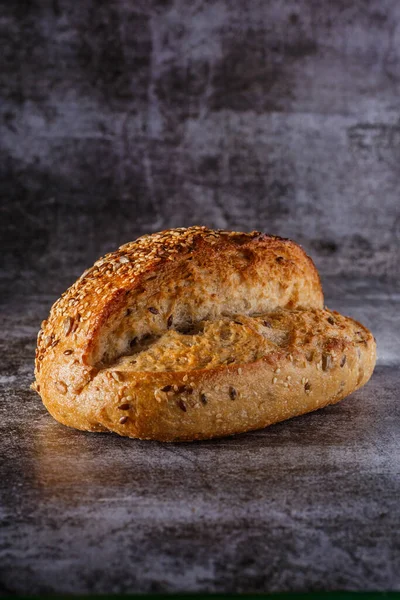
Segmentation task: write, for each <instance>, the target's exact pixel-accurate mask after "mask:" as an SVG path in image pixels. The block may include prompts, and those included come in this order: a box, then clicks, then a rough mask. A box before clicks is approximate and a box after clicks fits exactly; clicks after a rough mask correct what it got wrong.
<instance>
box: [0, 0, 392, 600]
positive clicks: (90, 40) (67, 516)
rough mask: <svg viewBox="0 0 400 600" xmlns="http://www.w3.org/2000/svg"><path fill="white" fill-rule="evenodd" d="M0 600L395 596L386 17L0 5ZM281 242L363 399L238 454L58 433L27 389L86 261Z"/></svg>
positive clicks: (173, 1)
mask: <svg viewBox="0 0 400 600" xmlns="http://www.w3.org/2000/svg"><path fill="white" fill-rule="evenodd" d="M0 202H1V208H0V210H1V212H0V241H1V246H0V248H1V250H0V357H1V358H0V595H1V594H6V595H11V594H15V593H19V594H23V595H27V594H31V595H32V594H33V595H35V594H36V595H37V596H40V595H44V594H57V593H58V594H71V593H75V594H76V593H78V594H86V593H91V592H92V593H97V594H104V593H106V594H107V593H108V594H110V593H111V594H112V593H118V592H121V593H126V592H188V591H190V592H285V591H292V592H293V591H294V592H296V591H297V592H298V591H304V592H308V591H315V592H319V591H321V590H370V591H371V590H398V591H399V590H400V531H399V523H400V504H399V498H400V462H399V457H400V435H399V431H400V398H399V389H400V368H399V366H400V285H399V284H400V266H399V265H400V1H399V0H352V1H350V0H284V1H283V0H209V1H206V0H164V1H161V0H104V1H103V0H96V1H95V0H29V1H28V0H0ZM195 223H196V224H206V225H209V226H215V227H222V228H233V229H243V230H251V229H260V230H264V231H267V232H270V233H274V234H278V235H282V236H289V237H293V238H294V239H296V240H297V241H299V242H301V243H302V244H303V245H304V247H305V248H306V250H307V251H308V252H309V253H310V254H311V255H312V256H313V258H314V259H315V261H316V263H317V266H318V267H319V269H320V272H321V274H322V275H323V283H324V290H325V293H326V302H327V304H328V305H329V306H330V307H332V308H334V309H337V310H339V311H341V312H342V313H343V314H346V315H350V316H352V317H354V318H355V319H358V320H360V321H361V322H362V323H364V324H365V325H366V326H368V327H370V329H371V330H372V331H373V333H374V335H375V337H376V339H377V345H378V366H377V368H376V370H375V373H374V375H373V377H372V380H371V381H370V382H369V383H368V384H367V385H366V386H365V387H364V388H362V389H361V390H358V391H357V392H355V393H354V394H352V396H351V397H350V398H348V399H346V400H344V401H343V402H341V403H340V404H338V405H335V406H332V407H328V408H326V409H324V410H322V411H317V412H316V413H312V414H309V415H305V416H303V417H299V418H297V419H292V420H290V421H288V422H285V423H282V424H278V425H276V426H272V427H269V428H267V429H265V430H262V431H257V432H253V433H248V434H244V435H241V436H235V437H234V438H231V439H223V440H215V441H210V442H203V443H200V442H199V443H197V444H181V445H178V444H171V445H168V446H166V445H165V444H157V443H151V442H140V441H138V440H130V439H124V438H119V437H117V436H116V435H115V436H114V435H105V434H104V435H101V434H98V435H95V434H90V433H83V432H79V431H76V430H72V429H68V428H66V427H63V426H62V425H60V424H58V423H57V422H56V421H54V420H53V419H52V418H51V417H50V415H49V414H48V413H47V412H46V410H45V408H44V407H43V405H42V403H41V401H40V398H39V396H37V395H36V394H34V393H33V392H32V391H31V390H30V389H29V385H30V383H31V382H32V378H33V356H34V351H35V344H36V342H35V338H36V334H37V331H38V329H39V324H40V322H41V321H42V319H44V318H45V317H46V316H47V314H48V310H49V307H50V306H51V304H52V303H53V302H54V300H55V299H56V298H57V297H58V296H59V295H60V293H61V292H62V291H64V289H65V288H66V287H67V285H69V284H71V283H72V282H73V281H74V280H75V279H76V277H77V276H78V275H80V273H81V272H82V271H83V270H85V269H86V268H87V267H88V266H90V265H91V264H92V262H93V261H94V260H95V259H96V258H97V257H98V256H100V255H102V254H103V253H105V252H107V251H109V250H112V249H114V248H116V247H117V246H119V245H121V244H123V243H124V242H126V241H129V240H132V239H134V238H135V237H136V236H138V235H140V234H141V233H144V232H148V231H156V230H160V229H163V228H167V227H173V226H180V225H190V224H195Z"/></svg>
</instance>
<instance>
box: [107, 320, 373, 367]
mask: <svg viewBox="0 0 400 600" xmlns="http://www.w3.org/2000/svg"><path fill="white" fill-rule="evenodd" d="M371 338H372V336H371V334H370V333H369V331H368V330H367V329H366V328H365V327H364V326H363V325H361V324H360V323H358V322H357V321H354V320H353V319H349V318H348V317H344V316H342V315H341V314H339V313H338V312H336V311H330V310H327V309H325V310H317V309H307V310H302V309H294V310H284V309H278V310H275V311H274V312H272V313H265V314H263V315H255V316H252V317H249V316H245V315H235V316H234V317H232V318H230V317H222V318H220V319H217V320H216V321H200V322H198V323H196V324H195V325H194V326H193V327H190V328H189V329H187V330H183V331H176V330H173V329H170V330H168V331H166V332H165V333H164V334H163V335H161V336H160V337H156V338H154V336H153V337H149V338H148V339H144V340H143V341H142V342H140V341H138V342H137V343H136V344H134V345H133V346H132V348H131V354H129V355H126V356H122V357H121V358H120V359H118V360H117V361H116V362H114V363H113V364H112V365H111V366H110V370H112V371H113V372H117V373H124V372H127V371H129V372H137V373H145V372H150V373H157V372H158V373H160V372H165V371H173V372H178V371H193V370H199V369H215V368H217V367H222V366H228V365H231V366H232V367H234V366H235V365H239V366H243V365H245V364H247V363H254V362H255V361H257V360H259V359H261V358H262V357H266V356H268V360H269V362H275V361H276V363H277V364H278V362H279V360H280V359H282V357H284V356H290V357H291V359H292V361H294V363H295V364H298V365H299V366H302V365H301V364H299V363H305V361H308V362H310V363H311V362H314V363H316V364H317V368H319V367H321V368H322V369H323V370H324V371H328V370H330V368H331V367H332V366H333V365H334V363H335V362H337V361H339V362H340V363H342V366H343V365H344V364H345V362H346V354H345V353H346V351H348V350H349V349H351V348H352V347H354V346H356V348H358V347H359V346H360V345H362V346H366V345H367V344H368V343H369V342H370V341H371ZM318 365H319V367H318ZM303 366H304V365H303Z"/></svg>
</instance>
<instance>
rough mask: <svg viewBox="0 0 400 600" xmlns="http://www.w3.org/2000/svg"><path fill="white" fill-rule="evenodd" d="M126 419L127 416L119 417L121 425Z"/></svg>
mask: <svg viewBox="0 0 400 600" xmlns="http://www.w3.org/2000/svg"><path fill="white" fill-rule="evenodd" d="M128 419H129V417H127V416H124V417H121V418H120V420H119V422H120V424H121V425H124V424H125V423H126V422H127V420H128Z"/></svg>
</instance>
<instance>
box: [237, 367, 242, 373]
mask: <svg viewBox="0 0 400 600" xmlns="http://www.w3.org/2000/svg"><path fill="white" fill-rule="evenodd" d="M242 372H243V370H242V367H239V368H238V375H241V374H242Z"/></svg>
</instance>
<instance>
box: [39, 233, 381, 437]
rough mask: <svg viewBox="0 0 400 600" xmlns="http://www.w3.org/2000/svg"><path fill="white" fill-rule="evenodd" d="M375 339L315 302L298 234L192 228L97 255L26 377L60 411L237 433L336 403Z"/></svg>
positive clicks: (174, 433) (70, 417) (101, 425)
mask: <svg viewBox="0 0 400 600" xmlns="http://www.w3.org/2000/svg"><path fill="white" fill-rule="evenodd" d="M375 354H376V348H375V341H374V338H373V336H372V334H371V333H370V332H369V331H368V330H367V329H366V328H365V327H363V326H362V325H360V324H359V323H357V322H356V321H353V320H352V319H350V318H346V317H343V316H341V315H339V314H338V313H336V312H331V311H328V310H324V309H323V294H322V288H321V284H320V280H319V276H318V273H317V271H316V268H315V266H314V264H313V262H312V261H311V259H310V258H309V257H308V256H307V255H306V254H305V252H304V251H303V250H302V248H301V247H300V246H298V245H297V244H295V243H294V242H292V241H290V240H285V239H282V238H278V237H275V236H268V235H265V234H262V233H260V232H252V233H241V232H227V231H223V230H217V231H214V230H210V229H207V228H205V227H190V228H188V229H185V228H179V229H172V230H167V231H164V232H161V233H157V234H153V235H148V236H143V237H142V238H139V239H138V240H136V241H135V242H131V243H129V244H125V245H124V246H122V247H121V248H120V249H119V250H118V251H116V252H113V253H111V254H108V255H106V256H105V257H104V258H102V259H100V260H99V261H97V262H96V263H95V264H94V266H93V267H92V268H91V269H89V270H88V271H86V272H85V273H84V274H83V275H82V276H81V277H80V278H79V279H78V280H77V282H76V283H75V284H74V285H73V286H71V288H69V290H67V291H66V292H65V293H64V294H63V295H62V296H61V298H60V299H59V300H58V301H57V302H56V303H55V304H54V305H53V307H52V309H51V311H50V315H49V318H48V320H47V321H44V322H43V323H42V329H41V331H40V332H39V335H38V347H37V353H36V368H35V375H36V381H35V383H34V388H35V389H36V390H37V391H38V392H39V394H40V395H41V397H42V399H43V402H44V404H45V405H46V407H47V408H48V410H49V412H50V413H51V414H52V415H53V416H54V417H55V418H56V419H57V420H59V421H60V422H61V423H64V424H65V425H70V426H72V427H76V428H78V429H83V430H89V431H115V432H117V433H119V434H121V435H128V436H131V437H138V438H142V439H155V440H161V441H179V440H195V439H205V438H212V437H218V436H223V435H229V434H233V433H240V432H243V431H248V430H251V429H257V428H260V427H265V426H266V425H269V424H272V423H275V422H277V421H281V420H284V419H287V418H289V417H292V416H295V415H300V414H303V413H306V412H309V411H311V410H315V409H317V408H321V407H323V406H326V405H327V404H331V403H334V402H338V401H339V400H341V399H342V398H344V397H345V396H347V395H348V394H349V393H351V392H352V391H354V390H355V389H357V388H359V387H361V386H362V385H364V383H366V381H368V379H369V378H370V376H371V374H372V371H373V368H374V365H375Z"/></svg>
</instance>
